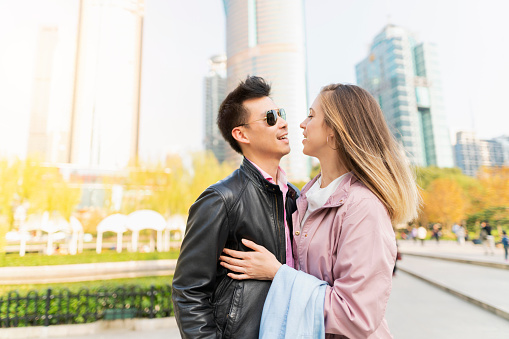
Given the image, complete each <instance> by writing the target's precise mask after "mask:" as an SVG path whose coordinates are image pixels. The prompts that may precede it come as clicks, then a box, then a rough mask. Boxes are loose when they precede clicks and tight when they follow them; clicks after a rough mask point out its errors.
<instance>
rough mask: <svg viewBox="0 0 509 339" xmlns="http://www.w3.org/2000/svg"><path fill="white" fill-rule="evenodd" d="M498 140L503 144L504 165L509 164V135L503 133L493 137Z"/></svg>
mask: <svg viewBox="0 0 509 339" xmlns="http://www.w3.org/2000/svg"><path fill="white" fill-rule="evenodd" d="M493 140H495V141H496V142H498V143H499V144H500V146H502V154H503V156H504V166H509V135H502V136H500V137H496V138H493Z"/></svg>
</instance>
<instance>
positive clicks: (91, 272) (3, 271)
mask: <svg viewBox="0 0 509 339" xmlns="http://www.w3.org/2000/svg"><path fill="white" fill-rule="evenodd" d="M176 264H177V260H176V259H160V260H138V261H118V262H104V263H89V264H69V265H46V266H14V267H0V284H2V285H16V284H52V283H64V282H80V281H91V280H106V279H122V278H137V277H147V276H156V275H171V274H173V272H174V270H175V266H176Z"/></svg>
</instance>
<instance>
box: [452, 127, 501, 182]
mask: <svg viewBox="0 0 509 339" xmlns="http://www.w3.org/2000/svg"><path fill="white" fill-rule="evenodd" d="M503 141H504V138H503V137H501V138H495V139H491V140H480V139H477V138H476V136H475V133H473V132H465V131H460V132H457V133H456V144H455V145H454V155H455V162H456V166H457V167H459V168H460V169H461V170H462V171H463V173H464V174H466V175H470V176H475V175H476V174H477V171H478V170H479V168H480V167H481V166H485V167H495V166H503V165H504V160H505V156H504V145H503Z"/></svg>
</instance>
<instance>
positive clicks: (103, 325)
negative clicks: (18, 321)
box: [0, 317, 177, 339]
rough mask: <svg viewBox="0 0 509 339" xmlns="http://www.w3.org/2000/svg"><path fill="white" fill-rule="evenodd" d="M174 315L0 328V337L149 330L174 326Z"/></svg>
mask: <svg viewBox="0 0 509 339" xmlns="http://www.w3.org/2000/svg"><path fill="white" fill-rule="evenodd" d="M176 327H177V322H176V321H175V317H167V318H157V319H142V318H138V319H124V320H122V319H119V320H99V321H96V322H93V323H88V324H75V325H51V326H27V327H11V328H1V329H0V339H39V338H51V337H68V336H71V335H73V336H76V335H94V334H105V333H107V331H111V330H119V329H122V330H129V331H149V330H157V329H163V328H176Z"/></svg>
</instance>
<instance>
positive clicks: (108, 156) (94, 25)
mask: <svg viewBox="0 0 509 339" xmlns="http://www.w3.org/2000/svg"><path fill="white" fill-rule="evenodd" d="M143 6H144V0H80V13H79V27H78V43H77V51H76V74H75V83H74V98H73V107H72V116H71V129H70V138H69V144H70V152H69V158H68V161H69V162H70V163H74V164H78V165H84V166H101V167H109V168H120V167H124V166H126V165H127V164H128V163H129V161H130V160H134V159H135V158H136V157H137V155H138V138H139V107H140V81H141V52H142V37H143Z"/></svg>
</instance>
